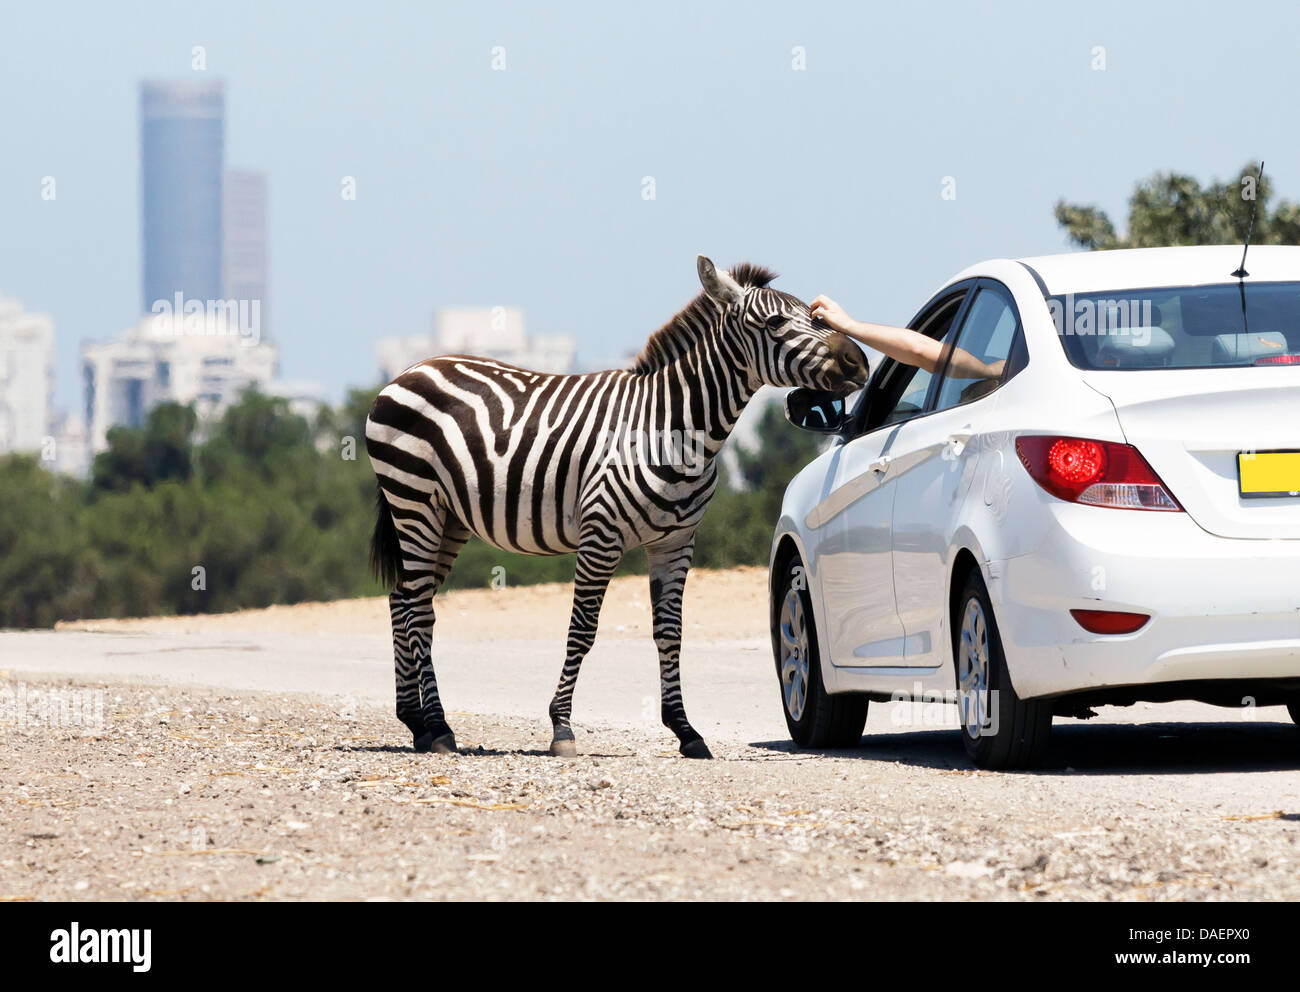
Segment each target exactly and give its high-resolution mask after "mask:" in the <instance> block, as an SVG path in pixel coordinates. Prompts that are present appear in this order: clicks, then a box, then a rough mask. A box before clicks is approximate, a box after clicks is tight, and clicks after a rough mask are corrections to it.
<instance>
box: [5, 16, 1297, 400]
mask: <svg viewBox="0 0 1300 992" xmlns="http://www.w3.org/2000/svg"><path fill="white" fill-rule="evenodd" d="M1069 6H1070V7H1072V8H1075V9H1070V10H1067V9H1064V8H1062V7H1057V6H1056V5H1051V4H1044V3H1041V2H1040V3H1024V4H1019V3H1017V4H1010V3H1008V4H985V5H981V6H975V5H967V4H962V5H960V6H958V5H956V4H951V5H949V4H918V3H911V2H908V3H891V4H888V5H883V4H882V5H876V4H858V3H854V4H848V3H844V4H823V3H813V2H807V0H798V2H787V3H781V4H774V3H753V2H746V3H743V4H742V3H733V4H721V3H709V2H704V0H700V2H697V3H682V4H674V3H668V2H656V3H653V4H638V5H632V4H609V3H603V4H592V5H578V4H566V3H559V2H556V3H547V4H532V5H527V6H524V5H506V4H493V3H484V2H474V3H462V4H456V5H454V6H453V5H449V4H431V3H418V4H396V3H387V2H383V0H375V2H372V3H312V4H292V5H291V4H268V3H265V2H259V3H242V2H235V0H222V2H220V3H186V4H184V5H179V4H171V3H166V4H165V3H113V4H103V5H101V4H91V3H89V2H85V3H74V4H63V3H57V2H54V3H51V2H42V3H32V2H27V3H13V2H11V0H4V4H3V8H2V10H0V49H2V50H3V57H2V58H0V135H3V139H2V140H3V148H4V152H3V154H0V292H3V293H5V294H6V295H10V296H17V297H19V298H21V299H22V300H24V301H25V303H26V304H27V306H28V307H29V308H31V309H36V310H41V311H45V312H48V313H50V314H51V315H53V317H54V320H55V330H56V334H57V337H58V366H57V399H58V402H59V404H60V405H61V406H69V405H75V406H76V407H77V408H79V407H80V404H81V395H80V391H81V390H80V377H79V374H78V365H77V349H78V345H79V343H80V342H81V341H82V339H85V338H105V337H111V336H114V335H116V334H118V333H119V332H120V331H121V330H122V329H123V328H124V327H126V326H127V325H128V324H130V323H131V322H132V321H133V320H134V319H135V318H136V317H137V312H138V307H139V296H140V245H139V227H140V219H139V211H140V207H139V122H138V119H137V114H138V83H139V80H140V79H142V78H145V77H150V78H154V77H157V78H187V77H189V76H190V75H191V73H192V70H191V69H190V64H191V49H192V48H193V47H194V46H195V45H202V46H204V47H205V49H206V52H207V73H208V76H209V77H219V78H221V79H223V80H224V81H225V84H226V102H227V115H226V164H227V166H232V167H245V168H252V169H258V170H264V171H266V172H267V173H268V174H269V177H270V253H271V279H270V290H269V296H270V305H271V315H272V318H273V321H274V331H275V334H276V337H277V339H278V342H279V344H280V346H281V364H282V372H283V374H284V375H285V377H287V378H294V379H312V380H316V381H318V382H320V383H321V384H323V385H324V386H325V387H326V390H327V394H328V395H329V397H330V398H331V399H335V398H338V397H340V396H341V395H342V392H343V390H344V388H345V387H346V386H348V385H371V384H373V383H374V382H375V380H376V378H377V372H376V371H375V369H376V360H375V355H374V343H375V340H376V339H377V338H379V337H382V336H387V335H393V334H415V333H421V332H425V331H427V330H428V328H429V326H430V318H431V314H432V312H433V310H434V308H435V307H437V306H444V305H475V304H483V305H496V304H504V305H517V306H522V307H523V308H524V309H525V312H526V320H527V326H528V328H529V329H530V330H531V331H534V332H537V333H561V332H563V333H571V334H574V335H575V336H576V337H577V339H578V342H579V349H580V352H579V358H580V360H581V361H583V362H592V361H596V360H600V359H617V358H619V356H621V355H622V354H623V353H624V352H626V351H627V350H629V349H632V348H635V347H637V346H639V345H640V343H641V342H642V341H643V340H644V339H645V337H646V336H647V335H648V334H649V332H650V331H652V330H653V329H655V328H656V327H658V326H659V325H660V324H661V323H662V322H663V321H664V320H665V319H666V318H667V317H668V316H670V315H671V314H672V313H673V312H674V311H675V310H676V309H677V308H678V307H679V306H680V305H681V304H682V303H684V302H685V301H686V300H687V299H688V298H689V297H690V296H691V295H693V293H694V292H695V291H696V289H697V288H698V283H697V282H696V276H695V255H696V253H697V252H705V253H706V254H709V255H710V256H711V257H712V258H713V259H714V260H715V261H717V262H719V263H720V264H724V265H725V264H727V263H729V262H733V261H737V260H740V259H751V260H753V261H757V262H762V263H764V264H766V265H768V266H770V267H772V268H775V269H776V270H777V271H778V272H780V273H781V274H782V278H781V279H780V280H779V281H778V282H777V284H776V285H777V286H778V287H780V288H783V289H786V290H788V291H790V292H793V293H796V294H797V295H800V296H803V297H804V298H806V299H807V298H811V297H812V296H814V295H816V294H817V293H829V294H831V295H832V296H835V297H837V298H838V299H839V300H840V301H841V302H842V303H844V304H845V305H846V307H847V308H848V309H849V311H850V312H851V313H853V314H854V315H855V316H859V317H863V318H866V319H872V320H878V321H890V322H898V321H903V320H905V319H907V318H908V317H909V316H911V314H912V312H913V311H914V310H915V308H916V307H917V306H918V305H919V304H920V303H922V302H923V301H924V299H925V298H926V297H927V295H928V294H929V293H930V292H931V291H932V290H933V289H934V288H935V287H937V286H938V284H940V283H941V282H942V281H943V280H945V279H946V278H947V277H948V276H949V275H951V274H952V273H954V272H955V271H957V270H958V269H960V268H963V267H965V266H966V265H967V264H970V263H972V262H975V261H978V260H980V259H982V258H988V257H993V256H1001V255H1006V256H1020V255H1028V254H1040V253H1045V252H1053V251H1059V250H1066V245H1065V241H1064V238H1063V236H1062V234H1061V233H1060V231H1059V230H1058V229H1057V227H1056V225H1055V223H1054V221H1053V219H1052V205H1053V203H1054V202H1055V201H1056V199H1057V198H1058V197H1065V198H1067V199H1070V200H1077V201H1083V202H1093V203H1097V204H1099V205H1100V206H1102V207H1103V208H1105V209H1106V210H1108V211H1110V212H1111V216H1112V218H1113V219H1116V220H1122V218H1123V216H1124V214H1125V201H1126V199H1127V196H1128V194H1129V193H1130V191H1131V188H1132V185H1133V182H1134V180H1136V179H1137V178H1139V177H1143V176H1146V175H1148V174H1149V173H1151V172H1153V171H1155V170H1157V169H1171V168H1172V169H1177V170H1180V171H1185V172H1190V173H1192V174H1194V175H1196V176H1197V177H1198V178H1200V179H1201V180H1203V181H1204V180H1207V179H1209V178H1211V177H1216V176H1217V177H1227V176H1230V175H1234V174H1235V173H1236V171H1237V169H1238V168H1239V167H1240V166H1241V165H1242V164H1243V163H1244V162H1246V161H1247V160H1249V159H1250V158H1251V157H1252V156H1255V157H1259V156H1262V157H1264V158H1265V159H1266V160H1267V163H1268V171H1269V173H1270V174H1271V176H1272V178H1273V181H1274V183H1275V189H1276V190H1277V191H1278V192H1279V194H1280V195H1281V196H1283V197H1286V198H1289V199H1296V198H1300V169H1298V168H1297V164H1296V162H1297V154H1296V153H1297V150H1298V148H1300V131H1298V130H1297V128H1296V110H1295V95H1296V90H1297V85H1296V84H1297V70H1296V64H1297V53H1296V47H1295V46H1296V44H1297V39H1300V31H1297V28H1300V13H1298V12H1297V8H1296V6H1295V5H1294V4H1289V3H1288V4H1281V3H1279V4H1271V3H1256V4H1251V5H1248V6H1246V5H1243V6H1240V7H1231V6H1225V5H1223V4H1222V3H1215V4H1211V3H1160V4H1142V3H1136V2H1132V0H1129V2H1124V3H1096V2H1094V3H1089V4H1087V5H1086V7H1087V9H1086V11H1084V10H1079V9H1077V8H1079V7H1080V6H1081V5H1069ZM494 46H502V47H504V49H505V57H506V66H507V68H506V69H505V71H494V70H493V69H492V52H493V48H494ZM795 46H802V47H803V49H804V50H805V52H806V65H807V68H806V70H805V71H795V70H794V69H792V65H791V64H792V58H793V56H792V49H794V48H795ZM1095 46H1104V48H1105V62H1106V68H1105V70H1104V71H1096V70H1094V69H1093V68H1092V67H1091V66H1092V63H1093V59H1094V55H1093V49H1094V47H1095ZM43 176H53V177H55V179H56V182H57V199H56V200H55V201H53V202H48V201H43V200H42V199H41V196H40V190H41V180H42V177H43ZM344 176H354V177H356V183H357V198H356V200H355V201H345V200H343V199H342V198H341V197H340V189H341V180H342V177H344ZM646 176H653V177H654V182H655V199H654V200H652V201H651V200H645V199H643V196H642V181H643V177H646ZM945 176H951V177H953V178H954V179H955V180H956V193H957V196H956V199H955V200H944V199H942V198H941V195H940V193H941V189H942V182H943V178H944V177H945Z"/></svg>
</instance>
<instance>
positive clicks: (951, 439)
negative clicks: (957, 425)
mask: <svg viewBox="0 0 1300 992" xmlns="http://www.w3.org/2000/svg"><path fill="white" fill-rule="evenodd" d="M970 439H971V428H970V424H967V425H966V426H965V427H963V428H962V429H961V430H959V431H954V432H953V433H952V434H949V435H948V444H947V447H948V451H949V452H950V453H951V454H952V456H953V457H956V456H957V455H960V454H961V453H962V452H963V451H965V450H966V444H967V442H968V441H970Z"/></svg>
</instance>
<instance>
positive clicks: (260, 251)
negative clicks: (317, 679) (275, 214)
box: [221, 169, 268, 335]
mask: <svg viewBox="0 0 1300 992" xmlns="http://www.w3.org/2000/svg"><path fill="white" fill-rule="evenodd" d="M221 195H222V201H221V236H222V249H221V280H222V290H221V295H222V298H223V299H225V300H237V301H241V302H244V301H246V302H248V303H249V304H250V309H251V304H252V303H254V302H256V303H257V312H258V314H259V321H260V324H261V327H262V333H263V335H265V334H266V328H267V299H266V282H267V268H268V266H267V253H266V204H267V184H266V173H264V172H246V171H242V170H235V169H227V170H226V172H225V179H224V181H223V183H222V193H221Z"/></svg>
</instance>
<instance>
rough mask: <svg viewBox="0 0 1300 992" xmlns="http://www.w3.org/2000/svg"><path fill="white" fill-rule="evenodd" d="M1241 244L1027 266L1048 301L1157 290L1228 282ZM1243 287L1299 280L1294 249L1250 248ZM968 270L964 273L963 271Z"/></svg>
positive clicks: (1299, 251) (1042, 260) (1046, 260)
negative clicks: (1063, 296)
mask: <svg viewBox="0 0 1300 992" xmlns="http://www.w3.org/2000/svg"><path fill="white" fill-rule="evenodd" d="M1241 248H1242V246H1241V245H1195V246H1186V247H1181V248H1127V249H1121V250H1117V251H1076V252H1065V253H1063V254H1060V255H1036V256H1033V257H1031V258H1021V259H1018V260H1017V261H1019V262H1021V263H1022V264H1024V265H1027V266H1029V267H1030V268H1031V269H1033V270H1034V271H1035V272H1036V273H1037V274H1038V277H1039V279H1040V280H1042V282H1043V283H1044V285H1046V287H1047V292H1048V293H1049V294H1051V295H1053V296H1056V295H1059V294H1061V293H1100V292H1107V291H1110V290H1127V289H1143V288H1154V287H1162V286H1205V285H1211V284H1214V283H1231V282H1234V281H1235V279H1234V277H1233V275H1232V273H1233V272H1235V271H1236V269H1237V267H1238V266H1239V265H1240V264H1241ZM1246 270H1247V271H1248V272H1249V273H1250V275H1249V279H1248V281H1249V282H1288V281H1300V246H1293V245H1256V246H1254V247H1252V248H1251V249H1250V252H1249V254H1248V255H1247V256H1246ZM968 271H969V270H968Z"/></svg>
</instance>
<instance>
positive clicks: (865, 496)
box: [809, 284, 969, 667]
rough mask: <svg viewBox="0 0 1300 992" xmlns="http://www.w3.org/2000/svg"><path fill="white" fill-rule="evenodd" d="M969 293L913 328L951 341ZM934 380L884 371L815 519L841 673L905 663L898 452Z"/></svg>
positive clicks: (936, 305) (928, 312)
mask: <svg viewBox="0 0 1300 992" xmlns="http://www.w3.org/2000/svg"><path fill="white" fill-rule="evenodd" d="M968 288H969V287H967V286H966V285H964V284H963V285H962V286H961V287H958V288H954V289H950V290H948V291H947V292H946V293H944V294H942V295H941V297H939V298H938V299H937V300H936V301H932V303H931V304H929V305H927V307H926V308H925V309H923V310H922V312H921V314H920V315H918V317H917V318H916V319H915V320H914V321H913V322H912V326H914V327H915V328H916V329H917V330H921V331H922V332H923V333H926V334H929V335H931V336H932V337H936V338H939V339H941V340H942V339H946V336H947V335H948V334H949V333H950V332H951V329H952V327H953V326H954V325H955V323H956V317H957V315H958V314H959V313H960V310H961V304H962V300H963V299H964V298H965V295H966V292H967V289H968ZM931 380H932V376H931V373H929V372H926V371H924V370H922V369H918V368H914V367H910V366H902V365H898V364H897V363H894V362H892V361H887V362H885V363H884V365H882V366H881V368H880V369H879V370H878V371H877V374H876V375H875V376H874V377H873V378H872V381H871V385H870V387H869V388H868V389H867V390H866V391H865V394H864V396H863V397H862V399H861V401H860V402H859V405H858V408H857V409H855V411H854V414H853V421H854V427H853V428H852V429H851V436H850V438H849V439H848V440H846V441H845V442H843V443H842V444H841V445H840V446H839V447H838V448H836V450H835V452H834V454H833V455H832V460H831V465H830V468H829V475H830V487H829V491H828V494H827V496H826V497H825V498H824V499H823V500H822V501H821V502H820V503H819V504H818V505H817V506H816V507H814V508H813V511H812V513H811V514H810V516H809V522H810V524H813V523H815V524H816V526H817V529H821V530H822V531H823V534H824V537H823V538H822V539H821V540H820V541H819V542H818V559H817V567H818V575H819V582H820V585H821V590H822V596H823V602H824V604H825V615H826V641H827V650H828V651H829V655H830V659H831V663H832V664H834V665H837V666H852V667H864V666H865V667H869V666H884V667H893V666H896V665H900V664H903V663H904V658H905V655H906V648H905V643H904V629H903V624H902V621H901V620H900V619H899V616H898V609H897V606H896V604H895V601H894V580H893V566H892V558H893V538H892V535H891V532H890V523H891V520H892V517H893V513H894V486H893V474H894V473H893V471H892V468H891V461H892V458H893V455H892V454H891V446H892V443H893V439H894V437H895V435H896V433H897V431H898V430H899V428H900V426H901V425H902V424H904V423H906V422H907V421H908V420H909V419H910V418H912V417H915V416H918V415H919V414H921V413H922V412H923V411H924V409H925V405H926V401H927V399H928V397H929V394H930V392H931V388H932V381H931Z"/></svg>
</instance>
